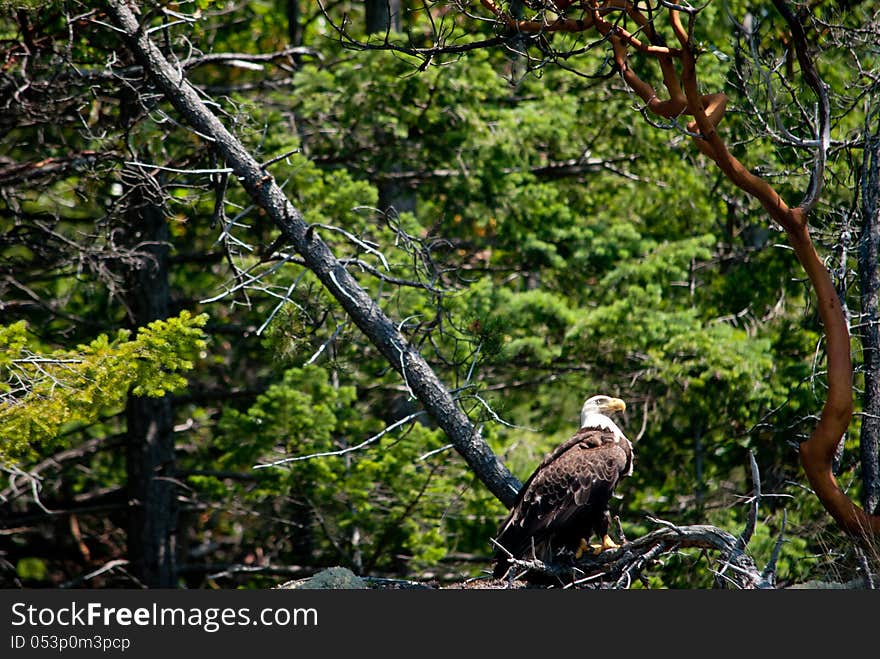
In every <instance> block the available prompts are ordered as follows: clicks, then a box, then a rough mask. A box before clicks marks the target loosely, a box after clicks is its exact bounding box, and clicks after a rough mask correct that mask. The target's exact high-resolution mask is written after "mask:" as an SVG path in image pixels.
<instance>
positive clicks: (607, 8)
mask: <svg viewBox="0 0 880 659" xmlns="http://www.w3.org/2000/svg"><path fill="white" fill-rule="evenodd" d="M482 3H483V5H484V6H485V7H486V8H488V9H489V10H490V11H492V12H493V13H494V14H495V15H496V16H497V17H498V18H499V19H500V20H501V21H502V22H504V23H505V24H506V25H507V26H508V27H509V28H511V29H515V30H519V31H522V32H533V33H534V32H547V31H565V32H582V31H586V30H593V29H595V30H596V31H598V32H599V33H600V34H602V35H603V36H604V37H606V38H608V39H609V40H610V42H611V44H612V48H613V52H614V59H615V63H616V64H617V67H618V69H619V71H620V73H621V75H622V77H623V79H624V80H625V81H626V83H627V85H629V87H630V88H631V89H632V90H633V91H634V92H635V93H636V94H637V95H638V96H639V97H640V98H641V99H642V100H643V101H644V103H645V104H646V106H647V108H648V109H649V110H650V111H651V112H653V113H655V114H657V115H658V116H662V117H664V118H666V119H670V120H672V119H676V118H677V117H679V116H681V115H686V116H690V117H693V120H692V121H691V122H690V123H689V124H688V130H690V131H691V132H693V133H695V134H696V136H695V137H694V143H695V144H696V146H697V148H699V150H700V151H701V152H702V153H704V154H705V155H706V156H708V157H709V158H711V159H712V160H713V161H714V162H715V164H716V165H717V166H718V168H719V169H720V170H721V171H722V172H723V173H724V175H725V176H726V177H727V178H728V179H729V180H730V181H731V182H732V183H733V184H734V185H736V186H737V187H739V188H740V189H741V190H743V191H744V192H746V193H747V194H749V195H751V196H752V197H754V198H755V199H756V200H758V201H759V202H760V203H761V205H762V206H763V207H764V208H765V209H766V211H767V213H768V214H769V215H770V217H771V218H772V219H773V220H774V221H776V222H777V223H778V224H779V225H780V226H781V227H782V228H783V229H784V230H785V232H786V234H787V235H788V239H789V242H790V243H791V245H792V247H793V248H794V252H795V255H796V256H797V258H798V261H799V262H800V264H801V266H802V267H803V269H804V271H805V272H806V274H807V276H808V278H809V280H810V283H811V285H812V287H813V290H814V291H815V293H816V299H817V305H818V310H819V317H820V319H821V321H822V324H823V326H824V328H825V334H826V353H827V360H828V363H827V368H828V391H827V396H826V400H825V405H824V407H823V409H822V413H821V416H820V419H819V422H818V423H817V425H816V427H815V429H814V430H813V432H812V433H811V435H810V437H809V439H808V440H807V441H805V442H802V443H801V445H800V460H801V464H802V465H803V468H804V472H805V473H806V476H807V479H808V480H809V482H810V485H811V486H812V488H813V491H814V492H815V493H816V496H817V497H818V498H819V500H820V501H821V502H822V505H823V506H824V507H825V509H826V510H827V511H828V513H829V514H830V515H831V516H832V517H833V518H834V520H835V521H836V522H837V524H838V525H839V526H840V527H841V528H842V529H843V530H844V531H846V532H847V533H849V534H852V535H853V536H855V537H871V536H874V535H877V534H880V515H871V514H868V513H867V512H865V511H864V510H863V509H862V508H860V507H859V506H858V505H856V504H855V502H853V501H852V499H850V498H849V497H848V496H847V495H846V494H845V493H844V492H843V491H842V490H841V489H840V486H839V485H838V483H837V479H836V478H835V477H834V473H833V471H832V461H833V458H834V454H835V451H836V450H837V447H838V445H839V443H840V441H841V439H842V437H843V435H844V433H845V432H846V430H847V428H848V427H849V423H850V420H851V418H852V398H853V388H852V375H853V368H852V359H851V356H850V336H849V327H848V324H847V321H846V317H845V315H844V313H843V309H842V307H841V304H840V300H839V299H838V296H837V291H836V289H835V288H834V284H833V282H832V280H831V275H830V273H829V272H828V269H827V268H826V267H825V265H824V264H823V263H822V260H821V259H820V258H819V255H818V254H817V253H816V249H815V246H814V245H813V241H812V239H811V238H810V232H809V228H808V225H807V217H808V214H809V210H810V207H811V206H812V205H813V204H815V201H816V198H815V195H813V194H812V191H811V194H810V195H808V196H809V197H810V199H809V202H808V203H807V204H806V205H803V204H802V205H800V206H797V207H793V208H792V207H790V206H788V205H787V204H786V203H785V201H784V200H783V199H782V197H781V196H780V195H779V193H778V192H776V190H775V189H774V188H773V187H772V186H771V185H770V184H769V183H768V182H767V181H765V180H764V179H762V178H760V177H759V176H756V175H755V174H753V173H751V172H750V171H749V170H748V169H747V168H746V167H745V166H743V164H742V163H741V162H740V161H739V160H738V159H737V158H735V157H734V156H733V155H732V154H731V153H730V151H728V149H727V146H726V145H725V143H724V141H723V140H722V139H721V137H720V136H719V134H718V132H717V130H716V129H717V126H718V124H719V122H720V121H721V119H722V118H723V117H724V111H725V107H726V104H727V99H726V97H725V95H724V94H721V93H718V94H708V95H703V94H700V92H699V84H698V80H697V69H696V56H695V54H694V52H695V47H694V44H693V40H692V31H691V27H692V25H691V24H689V25H688V27H685V25H684V24H683V23H682V18H681V13H680V12H678V11H676V10H673V9H670V10H669V11H668V16H669V21H670V24H671V27H672V30H673V33H674V34H675V36H676V38H677V40H678V42H679V47H669V46H666V45H665V44H664V43H663V41H662V40H661V39H659V38H658V37H657V34H656V32H655V30H654V25H653V22H652V21H651V20H648V18H647V17H646V16H645V15H644V14H643V13H642V12H641V11H639V10H638V9H637V8H636V7H635V5H633V4H632V3H631V2H629V1H628V0H605V1H604V2H598V1H597V0H582V1H581V3H580V5H579V7H580V10H581V11H582V16H580V17H579V18H577V19H574V18H572V17H571V15H570V14H571V12H568V13H569V15H567V16H560V17H559V18H558V19H554V20H553V21H536V20H531V21H520V20H516V19H514V18H512V17H511V16H509V15H507V14H505V13H504V12H503V11H502V10H501V9H499V7H498V5H496V4H495V3H494V2H493V0H482ZM774 4H777V6H778V8H779V9H780V10H781V11H782V12H784V14H788V15H787V16H786V20H789V22H790V23H791V20H792V19H791V15H790V12H788V10H787V6H785V5H784V2H782V0H774ZM623 14H626V16H627V17H628V18H629V19H631V20H632V22H633V23H635V25H636V26H637V27H638V30H637V33H638V36H636V35H635V34H634V33H632V32H629V31H627V30H625V29H624V28H623V27H622V26H621V22H620V21H618V20H616V18H618V17H620V16H622V15H623ZM691 18H692V17H691ZM795 28H796V29H800V27H799V25H798V26H793V29H795ZM800 36H802V32H801V35H800ZM630 51H635V52H638V53H641V54H642V55H644V56H646V57H652V58H654V59H655V60H656V61H657V63H658V65H659V67H660V71H661V73H662V77H663V86H664V87H665V94H664V95H665V96H667V97H668V98H665V99H664V98H661V97H660V96H659V95H658V94H657V91H656V90H655V89H654V87H653V86H651V85H650V84H648V83H646V82H645V81H643V80H641V79H640V78H639V77H638V75H637V74H636V73H635V71H634V70H633V69H632V68H630V66H629V64H628V56H629V53H630ZM799 55H800V56H801V57H799V59H800V61H801V68H802V69H807V68H809V69H810V70H812V71H813V73H814V69H813V68H812V63H811V62H810V61H807V60H806V59H805V58H806V55H805V53H799ZM676 62H677V63H678V68H677V67H676ZM805 73H807V71H805Z"/></svg>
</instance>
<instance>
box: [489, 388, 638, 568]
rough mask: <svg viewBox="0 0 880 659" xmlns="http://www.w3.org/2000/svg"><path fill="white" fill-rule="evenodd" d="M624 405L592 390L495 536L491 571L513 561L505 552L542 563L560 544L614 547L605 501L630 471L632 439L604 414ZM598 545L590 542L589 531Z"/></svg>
mask: <svg viewBox="0 0 880 659" xmlns="http://www.w3.org/2000/svg"><path fill="white" fill-rule="evenodd" d="M624 409H626V405H625V403H624V402H623V401H622V400H620V399H619V398H611V397H610V396H593V397H592V398H588V399H587V400H586V402H584V405H583V408H582V409H581V427H580V430H578V431H577V432H576V433H575V434H574V436H573V437H572V438H571V439H569V440H568V441H567V442H565V443H564V444H562V445H561V446H559V447H557V448H556V450H554V451H553V452H552V453H550V454H549V455H548V456H547V457H546V458H544V461H543V462H541V464H540V465H539V466H538V468H537V469H535V471H534V473H533V474H532V475H531V476H530V477H529V479H528V480H527V481H526V482H525V484H524V485H523V486H522V489H520V491H519V495H518V496H517V499H516V502H515V503H514V505H513V508H512V509H511V511H510V514H509V515H508V516H507V519H505V520H504V521H503V522H502V523H501V525H500V526H499V528H498V534H497V537H496V538H495V546H496V550H495V561H496V563H495V570H494V575H495V577H498V578H500V577H503V576H504V575H505V574H506V573H507V572H508V570H509V569H510V567H511V564H510V562H509V560H508V559H509V557H511V556H512V557H513V558H518V559H523V560H528V559H531V558H537V559H539V560H541V561H543V562H545V563H548V562H553V559H554V558H555V557H556V556H557V555H558V554H559V552H560V551H561V550H568V551H570V552H574V554H575V557H576V558H580V557H581V555H582V554H583V552H584V551H585V550H586V549H587V548H589V547H592V549H593V550H595V553H597V554H598V553H599V552H601V551H604V550H605V549H612V548H615V547H617V546H618V545H616V544H615V543H614V542H613V541H612V540H611V538H610V537H609V536H608V527H609V525H610V521H611V516H610V514H609V512H608V502H609V500H610V499H611V495H612V494H613V492H614V487H615V486H616V485H617V482H618V481H619V480H620V479H621V478H622V477H624V476H629V475H631V474H632V465H633V448H632V443H631V442H630V441H629V440H628V439H627V438H626V436H625V435H624V434H623V432H621V430H620V428H618V427H617V424H615V423H614V421H612V420H611V419H610V418H609V417H608V416H606V414H610V413H613V412H620V411H623V410H624ZM594 533H595V534H597V535H598V537H599V538H600V539H601V544H599V545H588V540H589V539H590V538H591V536H592V535H593V534H594Z"/></svg>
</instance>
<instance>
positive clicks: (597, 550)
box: [590, 535, 620, 556]
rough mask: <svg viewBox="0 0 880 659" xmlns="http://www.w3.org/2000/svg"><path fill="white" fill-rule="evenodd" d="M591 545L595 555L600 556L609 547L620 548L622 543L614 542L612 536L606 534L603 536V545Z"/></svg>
mask: <svg viewBox="0 0 880 659" xmlns="http://www.w3.org/2000/svg"><path fill="white" fill-rule="evenodd" d="M590 547H591V548H592V549H593V556H598V555H599V554H601V553H602V552H603V551H607V550H609V549H618V548H619V547H620V545H619V544H617V543H616V542H614V540H612V539H611V537H610V536H608V535H605V536H602V544H601V545H590Z"/></svg>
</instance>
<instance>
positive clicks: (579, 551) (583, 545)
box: [574, 538, 590, 558]
mask: <svg viewBox="0 0 880 659" xmlns="http://www.w3.org/2000/svg"><path fill="white" fill-rule="evenodd" d="M589 548H590V545H589V544H588V543H587V541H586V540H584V539H583V538H581V544H580V545H579V546H578V548H577V550H576V551H575V552H574V557H575V558H580V557H581V556H583V555H584V552H585V551H586V550H587V549H589Z"/></svg>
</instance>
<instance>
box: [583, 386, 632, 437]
mask: <svg viewBox="0 0 880 659" xmlns="http://www.w3.org/2000/svg"><path fill="white" fill-rule="evenodd" d="M625 409H626V403H624V402H623V401H622V400H620V399H619V398H612V397H611V396H604V395H600V396H592V397H591V398H587V400H586V401H584V406H583V407H582V408H581V428H604V429H605V430H610V431H611V432H613V433H614V434H615V435H616V436H617V437H619V438H621V439H624V438H625V436H624V434H623V432H621V430H620V428H618V427H617V424H615V423H614V421H612V420H611V419H610V418H609V417H608V416H606V415H608V414H613V413H614V412H623V411H624V410H625Z"/></svg>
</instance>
